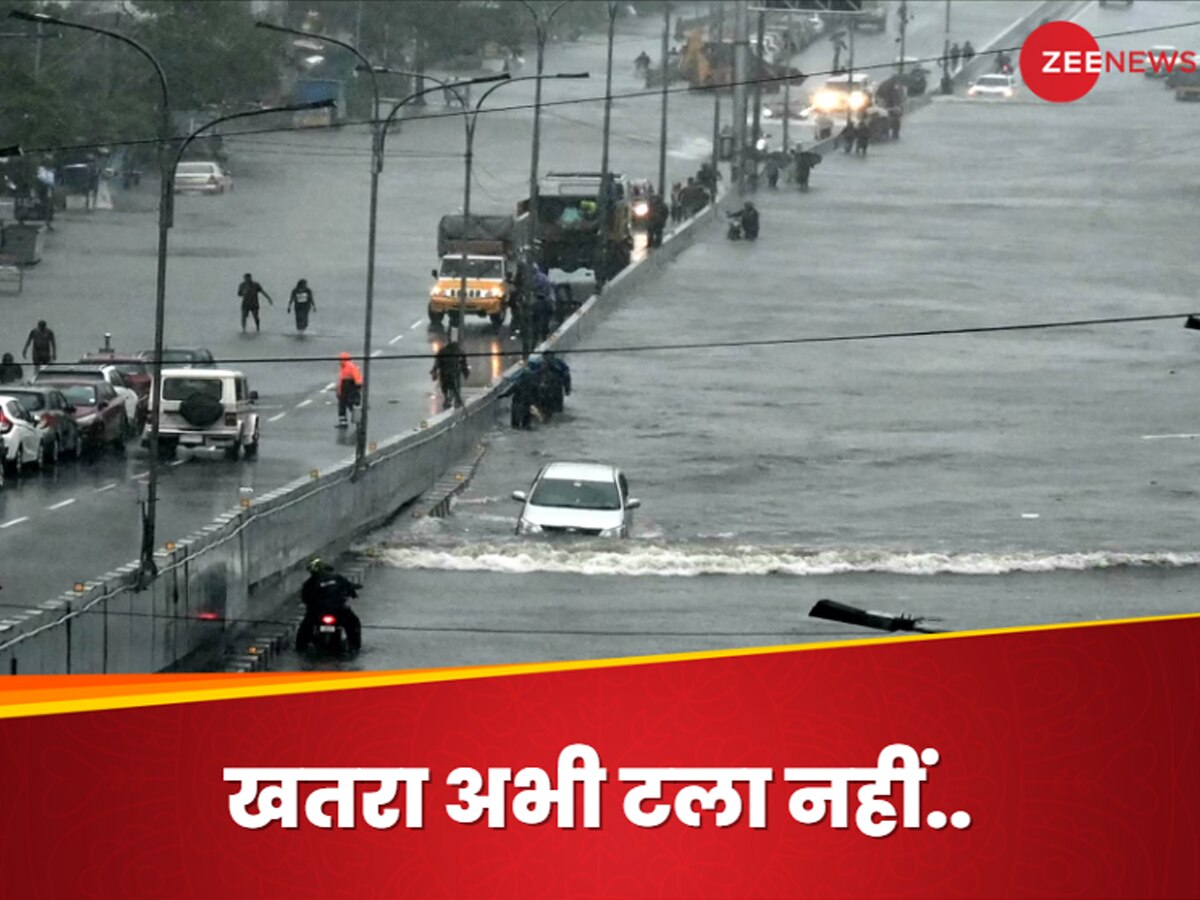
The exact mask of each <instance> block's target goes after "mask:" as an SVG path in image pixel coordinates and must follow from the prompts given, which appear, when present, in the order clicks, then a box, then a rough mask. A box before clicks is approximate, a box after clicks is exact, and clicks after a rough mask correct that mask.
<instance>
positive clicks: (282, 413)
mask: <svg viewBox="0 0 1200 900" xmlns="http://www.w3.org/2000/svg"><path fill="white" fill-rule="evenodd" d="M286 415H287V413H285V412H281V413H280V414H279V415H277V416H271V418H269V419H267V421H268V422H278V421H279V420H280V419H282V418H283V417H284V416H286Z"/></svg>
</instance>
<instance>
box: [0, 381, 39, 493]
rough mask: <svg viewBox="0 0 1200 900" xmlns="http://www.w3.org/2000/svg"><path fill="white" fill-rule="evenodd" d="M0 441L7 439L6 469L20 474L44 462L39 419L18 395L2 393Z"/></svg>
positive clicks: (3, 455) (3, 454) (5, 442)
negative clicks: (34, 416) (25, 469)
mask: <svg viewBox="0 0 1200 900" xmlns="http://www.w3.org/2000/svg"><path fill="white" fill-rule="evenodd" d="M0 441H3V442H4V448H3V451H4V452H3V453H2V454H0V456H2V457H3V462H4V471H5V472H7V473H8V474H9V475H18V474H20V472H21V469H22V468H23V467H25V466H27V465H31V464H33V463H37V464H38V465H41V462H42V435H41V433H40V432H39V431H38V429H37V422H36V421H35V420H34V418H33V416H32V415H30V414H29V411H28V410H27V409H25V406H24V405H23V404H22V403H21V401H20V400H18V399H17V398H16V397H10V396H8V395H6V394H0Z"/></svg>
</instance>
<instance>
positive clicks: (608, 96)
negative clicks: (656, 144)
mask: <svg viewBox="0 0 1200 900" xmlns="http://www.w3.org/2000/svg"><path fill="white" fill-rule="evenodd" d="M618 8H619V5H618V3H617V0H608V60H607V62H606V64H605V68H604V138H603V141H602V145H601V150H600V223H601V224H600V227H601V228H605V227H606V225H607V222H608V206H609V188H608V178H609V173H608V140H609V134H610V126H611V121H612V74H613V32H614V31H615V30H616V27H617V9H618ZM659 196H660V197H661V196H662V194H661V193H660V194H659ZM600 247H601V250H600V271H599V272H597V273H596V290H598V291H599V290H603V288H604V283H605V282H606V281H608V241H607V240H606V241H604V242H603V243H602V244H601V245H600Z"/></svg>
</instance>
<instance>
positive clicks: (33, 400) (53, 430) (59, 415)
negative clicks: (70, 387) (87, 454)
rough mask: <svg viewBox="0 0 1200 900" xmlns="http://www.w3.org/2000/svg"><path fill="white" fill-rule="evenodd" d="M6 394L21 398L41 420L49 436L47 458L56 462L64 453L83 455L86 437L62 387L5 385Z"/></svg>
mask: <svg viewBox="0 0 1200 900" xmlns="http://www.w3.org/2000/svg"><path fill="white" fill-rule="evenodd" d="M4 393H5V394H6V395H7V396H10V397H16V398H17V399H18V400H20V401H21V405H22V406H24V407H25V409H27V410H28V411H29V413H30V414H31V415H32V416H33V418H34V419H35V420H36V421H37V423H38V425H39V431H42V432H43V433H44V434H46V435H48V436H49V438H48V440H49V443H47V445H46V447H45V449H44V452H43V457H42V458H43V459H48V460H51V461H53V460H56V459H58V457H59V456H60V455H62V454H64V453H67V454H70V455H71V456H78V455H79V453H80V451H81V450H82V449H83V437H82V436H81V435H80V433H79V426H78V425H77V424H76V423H75V415H74V413H75V407H74V406H72V405H71V403H70V401H68V400H67V398H66V397H65V396H64V395H63V392H62V391H61V390H59V388H58V387H50V386H47V385H43V384H33V385H26V384H23V385H13V386H12V387H11V388H9V387H6V388H4ZM44 440H45V439H44Z"/></svg>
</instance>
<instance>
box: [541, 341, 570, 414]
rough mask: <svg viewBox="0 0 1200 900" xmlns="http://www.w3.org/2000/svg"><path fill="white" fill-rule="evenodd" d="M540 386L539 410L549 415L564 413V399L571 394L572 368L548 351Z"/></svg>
mask: <svg viewBox="0 0 1200 900" xmlns="http://www.w3.org/2000/svg"><path fill="white" fill-rule="evenodd" d="M544 362H545V365H543V366H542V375H541V379H540V383H539V385H538V408H540V409H541V410H542V411H543V412H545V413H546V414H547V415H550V414H551V413H560V412H562V411H563V406H564V403H563V399H564V398H565V397H566V396H568V395H569V394H570V393H571V367H570V366H568V365H567V364H566V363H565V362H563V361H562V360H561V359H559V358H558V357H557V356H555V355H554V353H553V352H551V351H547V352H546V355H545V359H544Z"/></svg>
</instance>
